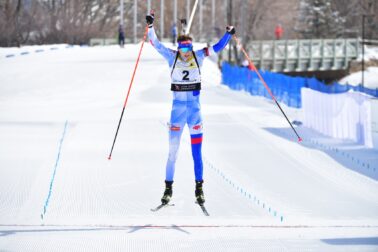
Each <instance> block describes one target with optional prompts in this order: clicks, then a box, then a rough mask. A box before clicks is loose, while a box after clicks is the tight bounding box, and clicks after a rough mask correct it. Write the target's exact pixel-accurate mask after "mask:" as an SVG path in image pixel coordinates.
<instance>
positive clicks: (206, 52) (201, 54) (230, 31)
mask: <svg viewBox="0 0 378 252" xmlns="http://www.w3.org/2000/svg"><path fill="white" fill-rule="evenodd" d="M234 34H235V28H234V27H233V26H227V27H226V33H225V34H224V35H223V37H222V38H221V39H220V40H219V41H218V43H216V44H215V45H213V46H210V47H205V48H203V49H201V50H197V51H196V55H198V59H199V61H200V65H201V64H202V60H203V59H204V58H205V57H207V56H210V55H213V54H214V53H218V52H220V51H222V50H223V48H225V47H226V45H227V44H228V42H229V41H230V39H231V38H232V35H234Z"/></svg>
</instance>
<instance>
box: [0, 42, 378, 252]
mask: <svg viewBox="0 0 378 252" xmlns="http://www.w3.org/2000/svg"><path fill="white" fill-rule="evenodd" d="M56 47H58V48H59V49H57V50H50V49H49V48H50V47H49V46H43V48H46V49H47V50H44V51H43V52H35V50H34V48H40V47H30V48H28V50H30V51H31V53H29V54H25V55H20V54H15V56H13V57H10V58H6V57H5V56H4V57H3V55H7V54H9V53H10V52H9V51H7V49H4V48H2V49H1V50H0V53H1V55H0V56H1V57H0V251H141V250H146V251H178V250H180V251H232V250H235V251H251V250H252V251H253V250H256V251H267V250H268V251H377V249H378V218H377V217H378V196H377V195H378V183H377V180H376V176H377V175H376V173H377V172H378V171H377V170H378V167H377V165H378V159H377V157H378V155H377V154H378V153H377V152H374V151H369V150H367V149H364V148H362V147H361V146H356V145H354V144H353V143H349V142H343V141H336V140H333V139H329V138H326V137H323V136H320V135H319V134H317V133H316V132H312V131H311V130H309V129H306V128H303V127H297V130H298V132H299V134H301V136H302V137H303V139H304V142H303V143H298V142H297V141H296V137H295V135H294V134H293V133H292V132H291V129H290V128H289V127H288V124H287V122H286V121H285V119H284V118H283V117H282V115H281V114H280V111H279V110H278V109H277V108H276V107H275V105H274V103H272V102H270V101H268V100H266V99H264V98H259V97H252V96H249V95H247V94H245V93H242V92H235V91H231V90H229V89H228V88H225V87H224V86H222V85H220V79H221V78H220V72H219V70H218V69H217V67H216V65H215V64H214V63H213V62H211V61H210V60H207V61H206V63H205V65H204V69H203V71H202V72H203V73H204V77H203V82H204V85H203V90H202V93H201V95H202V97H201V99H202V109H203V117H204V125H205V126H204V127H205V128H204V130H205V131H204V143H203V147H204V149H203V157H204V163H205V171H204V176H205V185H204V191H205V196H206V200H207V203H206V206H207V209H208V211H209V213H210V215H211V216H210V217H205V216H204V215H203V214H202V212H201V210H200V208H199V207H198V206H197V205H195V204H194V172H193V167H192V166H193V163H192V160H191V153H190V144H189V143H190V140H189V136H188V132H187V131H186V132H184V136H183V139H182V143H181V149H180V152H179V158H178V161H177V169H176V177H175V183H174V193H173V199H172V200H173V203H174V204H175V206H173V207H168V208H164V209H162V210H160V211H159V212H156V213H153V212H151V211H150V209H151V208H153V207H155V206H157V205H158V204H159V201H160V197H161V196H162V192H163V189H164V188H163V186H164V172H165V170H164V169H165V162H166V158H167V152H168V143H167V141H168V134H167V133H168V132H167V128H166V122H167V121H168V120H169V115H170V106H171V93H170V91H169V69H168V66H167V64H166V63H165V61H164V59H163V58H162V57H161V56H160V55H159V54H157V53H156V52H155V51H154V50H153V48H152V47H151V46H150V45H149V44H147V43H146V44H145V47H144V51H143V52H142V57H141V62H140V65H139V68H138V70H137V74H136V77H135V80H134V84H133V88H132V90H131V95H130V98H129V101H128V105H127V107H126V110H125V114H124V118H123V122H122V125H121V128H120V133H119V135H118V139H117V142H116V145H115V149H114V152H113V158H112V160H111V161H109V160H107V157H108V154H109V151H110V147H111V144H112V141H113V137H114V134H115V130H116V126H117V123H118V120H119V116H120V113H121V109H122V106H123V103H124V99H125V95H126V91H127V88H128V85H129V82H130V79H131V73H132V70H133V67H134V63H135V59H136V57H137V53H138V50H139V47H140V44H138V45H127V46H126V47H125V48H124V49H120V48H119V47H117V46H109V47H95V48H81V47H73V48H67V47H66V46H65V45H56ZM198 48H199V47H198ZM15 51H17V49H12V53H15ZM33 51H34V52H33ZM283 109H284V110H285V111H286V112H287V114H288V116H289V118H290V119H291V120H295V119H297V120H300V118H301V111H300V110H295V109H290V108H287V107H285V106H283ZM66 121H67V128H66V132H65V134H63V132H64V126H65V122H66ZM336 150H337V151H336ZM59 151H60V152H59ZM58 153H59V154H58ZM342 153H343V154H342ZM344 154H345V155H344ZM58 155H59V159H58ZM356 160H359V162H358V163H357V162H356ZM360 160H361V162H360ZM362 161H363V162H364V164H366V165H364V166H362ZM367 164H369V165H367ZM55 167H56V173H55V177H54V181H53V184H52V187H51V195H50V199H49V202H48V204H47V205H46V199H47V197H48V193H49V189H50V183H51V180H52V178H53V172H54V169H55ZM45 205H46V213H45V214H44V216H43V217H44V218H43V219H42V218H41V214H42V213H44V211H43V207H44V206H45Z"/></svg>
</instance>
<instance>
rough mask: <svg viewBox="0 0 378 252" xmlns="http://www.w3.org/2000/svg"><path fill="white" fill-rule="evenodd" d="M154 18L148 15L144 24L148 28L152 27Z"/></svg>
mask: <svg viewBox="0 0 378 252" xmlns="http://www.w3.org/2000/svg"><path fill="white" fill-rule="evenodd" d="M154 19H155V16H154V14H149V15H147V16H146V22H147V24H148V27H152V24H153V23H154Z"/></svg>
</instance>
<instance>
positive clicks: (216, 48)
mask: <svg viewBox="0 0 378 252" xmlns="http://www.w3.org/2000/svg"><path fill="white" fill-rule="evenodd" d="M234 34H235V28H234V27H233V26H227V27H226V33H225V34H224V35H223V37H222V38H221V39H220V40H219V42H218V43H216V44H215V45H213V50H214V52H216V53H217V52H220V51H222V50H223V48H225V47H226V45H227V44H228V42H229V41H230V39H231V38H232V35H234Z"/></svg>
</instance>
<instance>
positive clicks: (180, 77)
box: [148, 27, 232, 181]
mask: <svg viewBox="0 0 378 252" xmlns="http://www.w3.org/2000/svg"><path fill="white" fill-rule="evenodd" d="M231 36H232V35H231V34H229V33H227V32H226V33H225V34H224V36H223V37H222V38H221V40H220V41H219V42H218V43H217V44H215V45H213V46H211V47H205V48H203V49H200V50H196V51H193V52H192V54H191V56H190V57H188V58H187V59H183V58H181V56H180V54H179V52H178V51H176V50H172V49H169V48H166V47H165V46H164V45H163V44H162V43H160V41H159V40H158V38H157V37H156V33H155V30H154V28H153V27H151V28H149V30H148V37H149V39H150V42H151V44H152V46H153V47H154V48H155V49H156V50H157V51H158V52H159V53H160V54H161V55H162V56H163V57H164V58H165V59H166V60H167V61H168V64H169V67H170V69H171V90H172V91H173V92H172V93H173V103H172V111H171V118H170V123H169V155H168V161H167V166H166V181H173V177H174V173H175V163H176V159H177V152H178V149H179V146H180V139H181V135H182V132H183V129H184V126H185V124H187V125H188V127H189V132H190V137H191V144H192V156H193V160H194V174H195V180H196V181H202V180H203V164H202V151H201V149H202V138H203V132H202V116H201V104H200V92H201V91H200V89H201V67H202V64H203V61H204V59H205V58H206V57H207V56H210V55H212V54H214V53H217V52H219V51H221V50H222V49H223V48H224V47H225V46H226V45H227V43H228V42H229V40H230V39H231Z"/></svg>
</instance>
